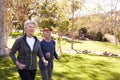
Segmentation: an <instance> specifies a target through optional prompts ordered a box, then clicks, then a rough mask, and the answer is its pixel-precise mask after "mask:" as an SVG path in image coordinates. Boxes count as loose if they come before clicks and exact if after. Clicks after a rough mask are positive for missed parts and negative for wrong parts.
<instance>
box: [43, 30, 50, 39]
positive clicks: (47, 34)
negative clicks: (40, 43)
mask: <svg viewBox="0 0 120 80" xmlns="http://www.w3.org/2000/svg"><path fill="white" fill-rule="evenodd" d="M43 34H44V37H47V38H50V37H51V31H45V32H43Z"/></svg>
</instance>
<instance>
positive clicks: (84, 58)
mask: <svg viewBox="0 0 120 80" xmlns="http://www.w3.org/2000/svg"><path fill="white" fill-rule="evenodd" d="M54 62H55V64H54V72H53V80H120V77H119V76H120V69H119V68H120V58H114V57H104V56H95V55H84V54H74V55H73V54H62V55H61V60H60V61H56V60H54ZM0 80H20V78H19V75H18V73H17V70H16V68H15V65H14V64H13V63H12V61H11V59H10V58H9V57H6V58H0ZM35 80H41V76H40V72H39V69H37V75H36V78H35Z"/></svg>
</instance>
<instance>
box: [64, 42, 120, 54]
mask: <svg viewBox="0 0 120 80" xmlns="http://www.w3.org/2000/svg"><path fill="white" fill-rule="evenodd" d="M73 47H74V49H77V50H81V51H82V50H85V49H87V50H88V51H91V52H96V53H97V52H98V53H100V52H105V51H108V52H112V53H118V54H119V53H120V45H117V46H116V45H115V44H113V43H110V42H99V41H82V40H80V41H78V42H74V45H73ZM65 49H68V50H70V49H71V43H70V41H68V40H63V41H62V50H65Z"/></svg>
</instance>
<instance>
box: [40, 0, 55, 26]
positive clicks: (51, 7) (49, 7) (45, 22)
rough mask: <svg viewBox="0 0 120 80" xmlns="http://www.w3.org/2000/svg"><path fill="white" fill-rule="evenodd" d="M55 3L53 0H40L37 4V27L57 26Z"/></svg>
mask: <svg viewBox="0 0 120 80" xmlns="http://www.w3.org/2000/svg"><path fill="white" fill-rule="evenodd" d="M56 11H57V5H56V1H54V0H45V1H42V4H40V6H39V14H40V18H38V23H40V25H39V24H38V25H39V27H40V28H44V27H56V26H57V12H56Z"/></svg>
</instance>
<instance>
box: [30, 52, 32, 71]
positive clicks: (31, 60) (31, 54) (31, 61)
mask: <svg viewBox="0 0 120 80" xmlns="http://www.w3.org/2000/svg"><path fill="white" fill-rule="evenodd" d="M30 57H31V59H30V70H31V69H32V51H31V54H30Z"/></svg>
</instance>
